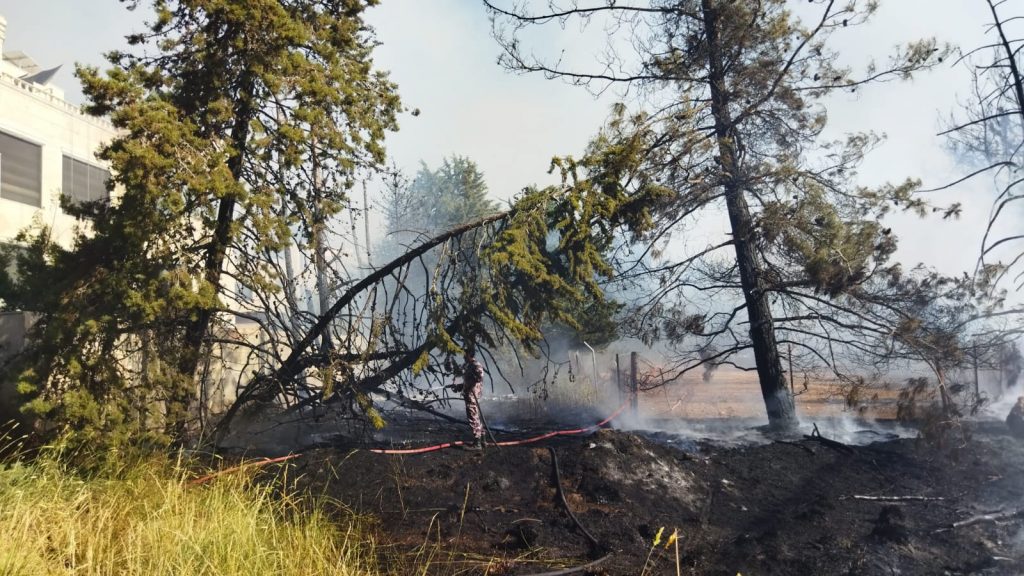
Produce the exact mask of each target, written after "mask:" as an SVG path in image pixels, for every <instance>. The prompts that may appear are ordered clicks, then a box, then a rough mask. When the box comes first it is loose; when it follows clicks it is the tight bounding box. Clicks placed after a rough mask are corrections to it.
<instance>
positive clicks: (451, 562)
mask: <svg viewBox="0 0 1024 576" xmlns="http://www.w3.org/2000/svg"><path fill="white" fill-rule="evenodd" d="M547 446H551V447H553V448H554V449H555V451H556V453H557V455H558V459H559V462H560V468H561V481H562V486H563V489H564V491H565V495H566V499H567V501H568V503H569V506H570V507H571V508H572V510H573V511H574V512H575V514H576V516H577V517H578V518H579V521H580V522H581V523H582V524H583V525H584V526H585V527H586V528H587V530H588V531H590V532H591V533H592V534H593V535H594V537H595V538H596V539H597V540H598V541H599V543H600V544H601V549H597V550H595V549H594V548H593V547H592V546H591V545H590V544H589V543H588V540H587V538H586V537H585V536H584V535H583V534H582V533H581V531H580V530H579V529H577V527H576V526H575V524H574V523H573V521H572V520H571V519H570V518H569V516H568V515H567V514H566V513H565V511H564V510H563V509H562V507H561V505H560V503H559V501H558V499H557V497H556V492H555V484H554V479H553V474H552V465H551V458H550V455H549V453H548V450H547ZM295 467H296V468H297V470H293V471H292V472H290V474H294V473H295V472H298V473H299V476H298V477H299V478H300V480H299V483H300V485H301V486H302V487H304V488H308V489H310V490H313V491H315V492H317V493H322V494H328V495H330V496H332V497H334V498H337V499H338V500H340V501H341V502H344V503H346V504H347V505H348V506H350V507H353V508H355V509H356V510H358V511H360V512H364V513H368V514H373V515H374V516H376V517H377V518H378V519H379V527H380V532H381V536H382V538H383V540H384V541H385V542H387V543H388V545H387V546H385V547H383V548H382V551H383V552H382V554H384V555H386V556H388V557H389V559H390V560H389V561H391V560H394V558H395V557H396V555H395V552H398V553H399V556H401V555H402V554H413V555H416V556H417V558H418V559H420V560H422V559H424V558H429V559H430V561H431V564H432V566H433V570H434V572H435V573H459V574H483V573H491V574H530V573H534V572H543V571H544V570H545V569H551V567H552V566H555V567H561V566H568V565H572V564H574V563H576V564H582V563H585V562H587V561H589V560H592V559H594V558H596V557H599V556H601V555H603V554H604V553H606V552H611V553H612V556H611V557H610V559H608V560H607V561H606V562H604V563H603V564H601V566H600V567H599V568H597V569H594V570H593V571H592V572H590V573H592V574H623V575H625V574H639V573H640V572H641V570H642V567H643V566H644V564H645V561H646V559H647V557H648V553H649V551H650V550H651V543H652V540H653V538H654V537H655V535H656V534H657V532H658V530H659V529H660V528H661V527H666V532H665V536H667V535H668V534H669V533H671V532H672V530H673V529H678V531H679V534H680V540H679V542H680V556H681V559H680V562H681V564H682V572H683V573H686V574H723V575H728V576H735V574H736V573H737V572H740V573H743V574H748V575H749V574H755V575H763V574H851V575H852V574H865V575H866V574H1021V573H1024V559H1022V546H1021V542H1022V539H1021V533H1020V532H1019V530H1020V527H1021V526H1022V524H1021V522H1020V521H1019V520H1016V521H1010V522H1006V523H995V522H981V523H977V524H974V525H971V526H966V527H962V528H956V529H950V526H951V525H952V524H953V523H954V522H957V521H960V520H963V519H965V518H969V517H972V516H974V515H976V514H981V513H986V512H992V511H994V510H1012V509H1017V508H1020V507H1022V506H1024V443H1022V442H1021V441H1019V440H1017V439H1014V438H1012V437H1010V436H1009V435H1008V434H1007V433H1006V432H1005V428H1004V427H1003V426H1001V423H986V424H980V425H976V426H974V428H973V429H972V431H971V434H970V438H969V439H968V440H967V441H966V443H965V444H963V445H961V446H959V447H957V448H956V449H955V450H952V451H945V452H942V453H938V452H935V451H934V450H932V449H928V448H925V447H923V446H921V445H919V444H918V442H916V441H914V440H907V439H902V440H892V441H887V442H880V443H876V444H871V445H867V446H853V447H851V450H850V451H849V452H847V451H839V450H836V449H833V448H830V447H828V446H825V445H822V444H820V443H817V442H813V441H806V440H805V441H798V442H795V443H769V444H763V445H757V446H748V447H740V448H712V447H710V446H706V445H705V446H702V447H698V449H697V450H696V451H694V452H684V451H681V450H678V449H676V448H671V447H669V446H666V445H663V444H661V443H659V442H657V441H655V440H651V439H649V438H645V437H643V436H640V435H636V434H632V433H625V432H615V431H607V430H605V431H601V432H598V433H596V434H593V435H591V436H587V437H583V438H572V439H559V440H558V441H555V442H552V443H549V444H545V445H543V446H539V445H531V446H523V447H509V448H501V449H495V448H491V449H488V450H486V451H485V452H484V453H482V454H480V453H473V452H466V451H461V450H442V451H438V452H431V453H427V454H421V455H411V456H385V455H380V454H374V453H370V452H367V451H364V450H355V451H347V450H337V449H321V450H317V451H315V452H311V453H309V454H307V455H306V456H305V457H303V458H302V459H300V460H298V464H296V465H295ZM292 477H293V478H294V477H295V476H292ZM854 496H866V497H892V496H920V497H926V498H929V500H918V501H904V502H893V501H886V500H870V499H857V498H854ZM647 573H649V574H665V573H671V574H674V573H675V565H674V558H673V557H672V554H671V552H666V551H664V550H662V549H660V548H659V550H656V551H655V552H654V554H653V555H652V556H651V559H650V561H649V562H648V568H647Z"/></svg>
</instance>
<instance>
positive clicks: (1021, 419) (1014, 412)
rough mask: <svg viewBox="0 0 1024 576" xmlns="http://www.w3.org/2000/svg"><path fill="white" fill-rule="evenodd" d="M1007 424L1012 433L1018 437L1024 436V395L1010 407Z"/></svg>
mask: <svg viewBox="0 0 1024 576" xmlns="http://www.w3.org/2000/svg"><path fill="white" fill-rule="evenodd" d="M1006 425H1007V426H1008V427H1009V428H1010V433H1011V434H1013V435H1014V436H1016V437H1017V438H1024V396H1021V397H1020V398H1017V403H1016V404H1014V405H1013V408H1011V409H1010V413H1009V415H1007V416H1006Z"/></svg>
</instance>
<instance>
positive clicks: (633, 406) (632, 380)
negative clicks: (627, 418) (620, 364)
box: [629, 352, 640, 416]
mask: <svg viewBox="0 0 1024 576" xmlns="http://www.w3.org/2000/svg"><path fill="white" fill-rule="evenodd" d="M639 360H640V354H638V353H636V352H630V353H629V392H630V394H632V398H631V399H630V410H632V412H633V416H636V413H637V411H638V409H639V408H640V398H639V396H640V394H639V393H640V383H639V382H638V381H637V370H638V368H639V363H640V362H639Z"/></svg>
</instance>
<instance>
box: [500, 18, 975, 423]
mask: <svg viewBox="0 0 1024 576" xmlns="http://www.w3.org/2000/svg"><path fill="white" fill-rule="evenodd" d="M485 3H486V4H487V6H488V8H489V10H490V12H491V14H492V15H493V17H494V22H495V24H494V29H495V36H496V38H497V39H498V41H499V42H500V44H501V46H502V48H503V51H504V53H503V55H502V57H501V61H502V62H503V63H504V64H505V65H506V66H507V67H508V68H510V69H512V70H515V71H518V72H535V73H541V74H543V75H545V76H547V77H551V78H563V79H566V80H567V81H569V82H571V83H574V84H578V85H585V86H590V87H594V88H595V89H597V90H605V89H607V88H609V87H611V86H613V85H616V84H622V85H625V86H628V87H629V90H631V91H633V92H635V93H639V94H640V95H641V96H642V101H643V102H645V103H647V104H649V106H650V108H651V110H652V111H651V112H637V113H629V112H627V108H626V106H620V107H617V109H616V110H615V113H614V115H613V116H614V118H615V120H614V123H617V125H618V129H619V133H620V137H626V136H630V135H641V136H642V138H643V140H644V144H643V146H642V147H641V149H639V150H638V151H637V153H638V154H640V155H642V156H643V157H644V163H645V165H646V170H645V174H644V175H643V176H640V179H641V180H651V181H654V182H658V183H660V184H661V185H663V186H666V187H669V188H671V189H673V190H674V191H675V199H674V201H672V202H667V203H665V204H664V206H663V207H662V210H661V211H660V213H659V214H658V228H657V231H656V232H655V233H653V234H651V235H649V236H648V237H647V238H646V239H645V240H644V242H642V243H640V245H639V246H627V247H624V248H622V249H620V250H619V251H618V253H619V255H620V256H621V257H620V258H618V264H619V267H620V269H621V270H622V271H623V274H622V276H621V277H622V278H623V279H625V280H628V281H632V282H643V285H642V286H640V287H639V289H640V290H641V292H643V291H647V290H649V291H650V292H649V293H648V294H645V295H644V296H643V297H642V298H640V299H638V301H637V302H636V303H635V309H636V313H635V324H634V326H633V329H634V331H635V333H636V334H637V335H638V336H640V337H643V338H645V339H647V340H652V339H658V338H665V339H667V340H669V343H670V344H672V345H673V346H676V347H679V348H681V349H680V356H679V357H678V362H676V363H675V367H674V374H675V376H681V375H682V374H683V373H685V372H687V371H689V370H692V369H696V368H698V367H699V366H701V365H703V364H706V363H712V364H720V363H725V364H728V363H736V362H737V360H736V359H735V357H736V355H737V354H739V353H741V352H745V351H752V352H753V356H754V362H755V364H756V369H757V373H758V377H759V381H760V385H761V393H762V396H763V399H764V402H765V406H766V410H767V413H768V419H769V422H770V423H771V424H772V425H774V426H779V427H789V426H792V425H793V424H794V423H795V421H796V417H795V411H794V406H793V401H792V398H791V397H790V394H789V390H788V386H787V382H786V377H785V373H784V371H783V368H782V363H781V361H780V357H779V350H778V348H779V344H780V342H791V343H792V344H793V345H794V346H797V347H798V349H800V351H801V352H802V353H803V355H804V356H805V357H806V358H808V359H809V360H812V361H820V362H821V363H823V364H825V365H826V366H830V367H833V368H834V367H835V365H836V358H835V357H834V356H830V354H829V352H828V351H829V350H831V349H832V346H833V345H835V346H837V347H838V346H842V345H856V340H857V339H858V338H860V337H862V336H863V334H864V332H862V331H858V330H856V329H853V330H852V335H850V330H851V328H850V326H855V323H854V324H852V325H851V324H850V323H849V322H846V321H845V320H844V319H842V318H840V317H841V316H844V315H845V314H847V313H848V312H850V307H849V306H847V305H846V304H844V303H843V302H842V299H843V298H857V297H859V296H858V295H857V292H858V290H859V289H860V287H863V286H865V285H866V281H867V280H868V279H869V278H871V277H872V276H873V275H876V274H883V273H884V271H885V270H886V269H887V268H886V262H887V260H888V258H889V256H890V255H891V254H892V253H893V251H894V249H895V241H894V240H893V238H892V236H891V234H890V233H889V231H888V230H887V229H884V227H883V226H882V225H880V224H878V222H877V218H879V217H881V216H882V215H883V214H884V213H886V212H887V211H888V210H891V209H892V208H893V207H894V206H901V207H903V208H912V209H916V210H924V206H923V204H922V203H921V202H920V200H918V199H917V198H915V197H914V196H913V191H914V189H915V187H916V186H917V184H916V183H915V182H912V181H907V182H904V183H902V184H899V185H894V186H885V187H881V188H878V189H865V188H861V187H858V186H857V185H856V184H855V182H854V180H853V177H854V171H855V168H856V166H857V164H858V163H859V162H860V161H861V159H862V157H863V156H864V154H865V153H866V152H867V151H868V150H870V149H871V148H872V147H874V146H875V144H876V143H877V141H878V139H877V138H875V137H873V136H872V135H852V136H850V137H849V138H848V139H847V140H846V141H844V142H823V141H822V138H821V134H822V130H823V128H824V127H825V125H826V122H827V115H826V111H825V108H824V104H823V101H824V99H825V98H826V97H828V96H829V95H831V94H834V93H837V92H854V91H857V90H859V89H861V88H862V87H864V86H865V85H867V84H870V83H873V82H877V81H883V80H886V79H891V78H900V77H907V76H909V75H911V74H912V73H913V72H915V71H917V70H920V69H922V68H927V67H928V66H930V65H933V64H935V63H937V62H939V61H941V60H942V58H943V57H944V56H945V55H946V51H944V50H942V49H940V48H938V47H937V46H936V44H935V42H934V41H919V42H913V43H911V44H908V45H907V46H905V47H903V48H900V49H899V50H897V52H896V53H895V54H894V55H893V56H892V57H891V59H890V61H889V62H888V63H886V64H885V65H883V66H876V65H874V64H871V65H870V66H868V67H867V69H866V71H865V72H864V73H862V74H861V75H856V74H854V73H853V72H852V71H851V70H849V69H846V68H843V67H841V66H840V65H839V64H838V62H839V61H840V58H839V55H838V54H836V53H835V52H834V51H832V50H830V49H829V44H828V39H829V37H830V36H831V35H832V34H833V33H834V32H836V31H838V30H842V29H844V28H847V27H850V26H856V25H858V24H862V23H864V22H865V21H866V20H867V18H868V17H869V16H870V14H871V13H872V12H873V11H874V9H875V7H876V3H874V2H858V1H853V2H845V3H841V4H840V3H837V2H833V1H831V0H825V1H816V2H812V3H811V5H810V6H809V7H806V8H801V9H800V11H801V12H807V13H809V14H810V17H809V18H808V19H807V20H801V19H798V18H797V16H796V15H795V13H794V12H795V11H796V10H795V9H794V10H790V9H789V4H788V3H787V2H785V1H784V0H767V1H760V2H755V1H748V0H656V1H654V2H650V3H647V4H646V5H644V6H636V5H627V4H621V3H618V2H613V1H610V0H609V1H596V0H595V1H594V2H591V3H586V4H584V3H577V2H566V3H564V4H561V3H558V2H554V3H550V4H548V5H547V7H546V8H544V9H542V11H540V12H531V11H530V10H529V8H528V6H527V5H521V6H516V7H513V8H510V9H506V8H502V7H499V6H498V5H497V4H496V3H492V2H490V1H489V0H485ZM570 22H579V23H580V24H581V25H595V26H601V25H604V26H607V28H608V29H610V30H615V31H616V33H615V34H616V35H615V36H613V37H612V40H611V42H610V43H609V46H608V49H607V51H606V52H605V53H603V54H602V58H601V60H600V61H601V62H602V64H603V66H602V67H601V68H600V69H598V70H594V71H591V70H587V69H585V68H572V67H569V65H568V64H563V63H565V62H576V61H579V60H577V59H574V58H568V57H565V58H563V57H557V58H551V59H550V60H545V59H544V58H543V57H535V56H532V55H530V54H531V53H530V51H529V50H528V49H527V48H526V47H525V46H526V42H525V41H524V39H523V38H522V37H521V32H522V31H523V30H525V29H527V28H530V27H536V26H544V25H548V24H551V25H560V26H562V27H563V29H571V28H573V26H571V25H569V24H570ZM623 35H624V36H623ZM622 46H630V47H633V48H635V49H636V52H635V53H633V54H628V55H625V56H620V55H619V54H618V53H617V50H619V49H621V47H622ZM633 92H630V93H633ZM612 142H614V140H612ZM723 206H724V209H725V213H726V215H727V217H728V230H729V232H728V237H727V238H725V239H723V240H722V241H720V242H717V243H712V244H710V245H708V246H707V247H702V248H698V249H696V250H694V249H692V247H690V249H686V248H683V249H680V248H679V246H678V243H677V244H675V245H673V243H672V241H673V238H674V237H675V238H678V237H679V236H680V235H683V234H684V226H686V225H687V224H691V225H693V224H694V222H695V221H697V220H699V219H701V218H707V217H710V216H711V215H713V214H715V213H716V211H717V210H720V209H721V208H722V207H723ZM953 213H955V209H954V210H953V211H952V212H951V213H950V214H953ZM634 249H635V250H636V252H634V253H633V254H630V252H629V251H630V250H634ZM726 250H729V251H731V255H728V256H727V255H726V254H727V253H726V252H725V251H726ZM636 254H639V257H637V256H636ZM648 280H653V282H646V281H648ZM731 298H735V300H731ZM736 300H738V302H736ZM695 307H696V308H698V310H696V311H694V310H693V308H695ZM742 319H745V320H746V322H745V323H744V324H745V325H744V326H742V327H740V326H737V324H739V322H740V321H741V320H742ZM666 336H669V337H668V338H666ZM685 342H695V344H692V345H690V344H686V347H683V346H684V344H685ZM823 351H824V352H823Z"/></svg>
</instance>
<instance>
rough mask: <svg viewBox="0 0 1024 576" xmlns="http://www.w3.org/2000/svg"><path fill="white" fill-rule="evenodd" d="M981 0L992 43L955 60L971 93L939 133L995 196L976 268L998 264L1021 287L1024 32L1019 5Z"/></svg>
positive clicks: (1001, 272) (971, 174) (1023, 258)
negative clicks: (1017, 223) (1018, 223)
mask: <svg viewBox="0 0 1024 576" xmlns="http://www.w3.org/2000/svg"><path fill="white" fill-rule="evenodd" d="M981 1H983V3H984V4H985V7H986V8H987V10H988V12H989V14H990V15H991V19H990V22H991V25H990V26H989V27H988V28H987V30H986V31H987V33H988V35H989V38H990V39H991V42H989V43H987V44H985V45H983V46H979V47H977V48H975V49H973V50H971V51H969V52H967V53H966V54H964V55H963V57H962V58H961V59H960V63H961V64H962V65H963V66H966V67H967V68H969V70H970V73H971V80H972V83H971V93H970V95H969V96H968V97H967V98H966V99H965V101H964V102H963V105H962V107H961V110H959V111H958V112H957V113H954V114H953V115H952V117H951V119H950V121H949V127H948V129H947V130H945V131H944V132H943V135H945V136H946V137H947V138H948V143H949V147H950V149H951V150H952V152H953V153H954V154H955V155H956V157H957V160H959V161H960V162H961V163H962V164H964V165H965V167H966V168H967V169H969V170H970V172H969V173H968V174H967V175H966V176H964V178H963V179H962V180H966V179H969V178H974V177H976V176H979V175H985V176H989V177H991V178H992V179H993V185H994V188H995V198H994V200H993V205H992V211H991V212H990V214H989V220H988V223H987V226H986V230H985V236H984V239H983V243H982V248H981V256H980V258H979V261H978V265H979V269H981V268H986V267H996V268H998V269H999V274H998V277H997V280H998V281H1006V282H1009V283H1010V284H1011V285H1012V286H1013V288H1014V289H1016V290H1018V291H1019V290H1021V289H1022V288H1024V270H1021V264H1022V263H1024V234H1019V233H1017V230H1018V228H1015V227H1014V226H1013V225H1012V222H1013V219H1014V218H1015V217H1017V216H1019V210H1020V202H1021V201H1022V200H1024V50H1022V46H1024V33H1022V32H1020V28H1019V20H1021V19H1022V18H1024V10H1021V8H1020V5H1019V4H1015V3H1011V2H1000V1H997V0H981ZM1014 7H1016V8H1017V11H1016V12H1014V11H1013V8H1014ZM1015 24H1016V25H1015ZM962 180H961V181H962ZM957 183H959V182H957ZM1007 225H1008V227H1006V226H1007ZM980 271H981V272H985V271H984V270H980Z"/></svg>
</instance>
